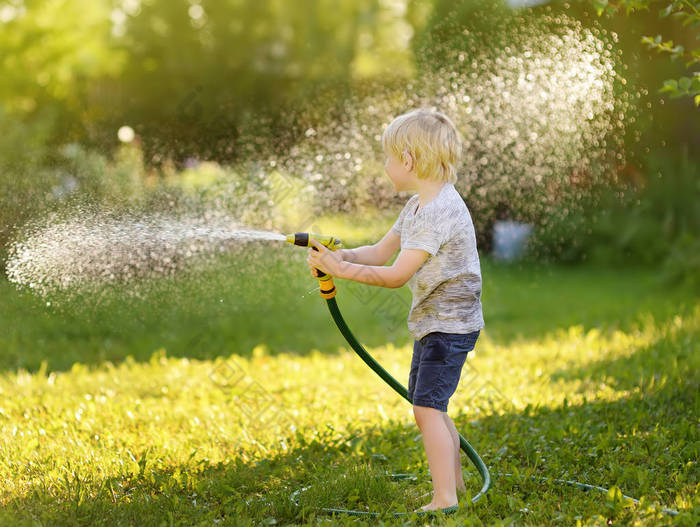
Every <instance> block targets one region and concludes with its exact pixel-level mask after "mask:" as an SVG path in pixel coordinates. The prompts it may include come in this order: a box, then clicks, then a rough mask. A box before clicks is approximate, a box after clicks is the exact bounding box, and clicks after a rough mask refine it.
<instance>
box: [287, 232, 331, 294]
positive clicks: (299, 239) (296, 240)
mask: <svg viewBox="0 0 700 527" xmlns="http://www.w3.org/2000/svg"><path fill="white" fill-rule="evenodd" d="M310 238H313V239H314V240H317V241H319V242H320V243H322V244H323V245H325V246H326V247H328V248H329V249H330V250H331V251H335V250H337V249H340V248H342V247H343V242H341V241H340V240H339V239H338V238H336V237H334V236H328V235H326V234H310V233H308V232H295V233H294V234H290V235H288V236H287V237H286V238H285V240H287V241H288V242H289V243H292V244H294V245H299V246H300V247H309V246H310V245H309V239H310ZM314 250H316V247H314ZM316 272H317V278H318V283H319V292H320V293H321V297H323V298H325V299H326V300H329V299H331V298H333V297H334V296H335V294H336V288H335V284H334V283H333V277H332V276H330V275H327V274H326V273H324V272H323V271H321V270H320V269H316Z"/></svg>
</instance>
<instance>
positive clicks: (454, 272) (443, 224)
mask: <svg viewBox="0 0 700 527" xmlns="http://www.w3.org/2000/svg"><path fill="white" fill-rule="evenodd" d="M391 229H392V230H393V231H394V232H395V233H396V234H398V235H399V236H400V237H401V249H422V250H424V251H426V252H428V253H430V255H431V256H429V257H428V259H427V260H426V261H425V263H424V264H423V265H422V266H421V267H420V269H418V271H416V273H415V274H414V275H413V276H412V277H411V278H410V279H409V280H408V282H407V283H408V286H409V288H410V289H411V293H412V294H413V303H412V305H411V310H410V312H409V314H408V330H409V331H410V332H411V334H412V335H413V336H414V338H415V339H416V340H420V339H421V338H423V337H424V336H425V335H427V334H428V333H431V332H433V331H441V332H444V333H471V332H472V331H476V330H478V329H481V328H483V327H484V318H483V314H482V310H481V266H480V263H479V254H478V252H477V250H476V235H475V233H474V224H473V223H472V218H471V215H470V214H469V210H468V209H467V206H466V204H465V203H464V200H463V199H462V197H461V196H460V195H459V192H457V189H456V188H455V187H454V185H453V184H452V183H445V184H444V185H443V187H442V189H441V190H440V193H439V194H438V195H437V196H436V197H435V198H434V199H433V200H432V201H430V202H429V203H428V204H427V205H425V206H424V207H419V202H418V194H415V195H414V196H412V197H411V198H410V199H409V200H408V202H407V203H406V205H405V206H404V208H403V210H402V211H401V213H400V214H399V217H398V219H397V220H396V223H395V224H394V226H393V227H392V228H391Z"/></svg>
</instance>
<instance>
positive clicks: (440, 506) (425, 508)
mask: <svg viewBox="0 0 700 527" xmlns="http://www.w3.org/2000/svg"><path fill="white" fill-rule="evenodd" d="M457 505H458V504H457V503H456V502H455V503H451V504H450V503H439V502H436V501H435V500H433V501H431V502H430V503H428V504H427V505H423V506H422V507H421V508H420V509H416V510H415V511H413V512H427V511H436V510H438V509H445V508H447V507H456V506H457Z"/></svg>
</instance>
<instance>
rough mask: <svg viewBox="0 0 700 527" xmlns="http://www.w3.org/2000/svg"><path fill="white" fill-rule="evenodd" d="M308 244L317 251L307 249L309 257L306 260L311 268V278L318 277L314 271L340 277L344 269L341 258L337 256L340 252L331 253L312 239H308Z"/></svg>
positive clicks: (339, 255)
mask: <svg viewBox="0 0 700 527" xmlns="http://www.w3.org/2000/svg"><path fill="white" fill-rule="evenodd" d="M309 243H310V244H311V245H313V246H314V247H316V248H317V249H318V251H314V250H313V249H309V256H308V258H307V259H306V261H307V262H308V264H309V266H310V267H311V276H314V277H316V276H318V275H317V273H316V269H320V270H321V271H323V272H324V273H326V274H329V275H331V276H337V277H340V276H341V275H342V270H343V267H344V265H343V263H344V262H343V256H342V255H341V254H337V253H338V252H340V251H331V250H330V249H329V248H328V247H326V246H325V245H323V244H322V243H320V242H318V241H316V240H314V239H313V238H309Z"/></svg>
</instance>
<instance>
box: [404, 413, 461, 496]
mask: <svg viewBox="0 0 700 527" xmlns="http://www.w3.org/2000/svg"><path fill="white" fill-rule="evenodd" d="M443 413H444V412H441V411H440V410H437V409H435V408H430V407H427V406H413V414H414V415H415V417H416V423H417V424H418V428H420V431H421V435H422V436H423V446H424V447H425V455H426V457H427V458H428V466H429V467H430V474H431V476H432V479H433V488H434V490H435V493H434V494H433V499H432V501H431V503H430V504H429V505H428V506H426V507H429V508H443V507H451V506H453V505H456V504H457V493H456V490H455V468H454V442H453V439H452V435H451V433H450V430H449V429H448V427H447V424H446V422H445V419H444V417H443V416H442V414H443Z"/></svg>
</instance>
